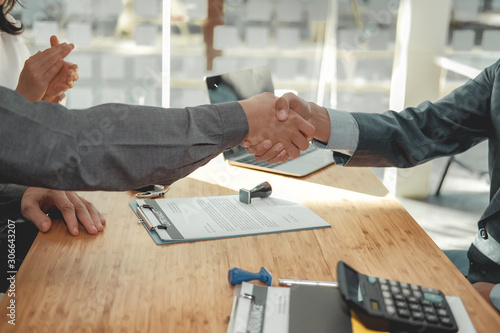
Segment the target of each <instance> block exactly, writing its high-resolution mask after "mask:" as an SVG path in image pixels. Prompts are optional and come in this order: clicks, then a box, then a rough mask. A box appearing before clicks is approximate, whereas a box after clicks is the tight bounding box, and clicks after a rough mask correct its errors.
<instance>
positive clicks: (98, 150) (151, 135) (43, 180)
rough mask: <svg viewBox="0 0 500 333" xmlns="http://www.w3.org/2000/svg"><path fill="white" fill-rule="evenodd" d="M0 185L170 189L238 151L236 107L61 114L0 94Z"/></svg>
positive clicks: (241, 121)
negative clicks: (226, 152) (213, 161)
mask: <svg viewBox="0 0 500 333" xmlns="http://www.w3.org/2000/svg"><path fill="white" fill-rule="evenodd" d="M0 119H1V121H0V140H1V142H2V143H1V147H2V148H1V149H2V153H1V156H0V170H1V172H0V183H15V184H21V185H29V186H39V187H46V188H55V189H64V190H130V189H134V188H139V187H141V186H146V185H149V184H166V185H168V184H171V183H173V182H174V181H176V180H178V179H180V178H182V177H184V176H186V175H188V174H189V173H191V172H192V171H194V170H195V169H197V168H198V167H200V166H202V165H204V164H206V163H207V162H208V161H210V160H211V159H212V158H214V157H215V156H217V155H219V154H220V153H221V152H223V151H224V150H226V149H228V148H232V147H234V146H237V145H238V144H240V142H241V141H242V140H243V139H244V138H245V136H246V134H247V133H248V122H247V119H246V116H245V113H244V111H243V109H242V107H241V106H240V104H239V103H237V102H233V103H225V104H218V105H204V106H198V107H186V108H184V109H165V108H159V107H144V106H131V105H122V104H105V105H99V106H96V107H93V108H89V109H84V110H71V111H69V110H67V109H66V108H65V107H63V106H61V105H57V104H51V103H46V102H38V103H28V102H27V101H26V100H25V99H24V98H23V97H22V96H21V95H19V94H17V93H16V92H14V91H12V90H9V89H6V88H3V87H0Z"/></svg>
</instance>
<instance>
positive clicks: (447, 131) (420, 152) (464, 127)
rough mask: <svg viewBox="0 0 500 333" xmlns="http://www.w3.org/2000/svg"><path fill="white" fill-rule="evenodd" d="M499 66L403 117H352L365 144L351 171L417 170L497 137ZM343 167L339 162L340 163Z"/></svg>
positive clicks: (361, 143)
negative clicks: (493, 135) (493, 104)
mask: <svg viewBox="0 0 500 333" xmlns="http://www.w3.org/2000/svg"><path fill="white" fill-rule="evenodd" d="M498 68H499V62H497V63H495V64H494V65H492V66H490V67H489V68H487V69H485V70H484V71H483V72H482V73H481V74H480V75H479V76H478V77H476V78H475V79H474V80H469V81H468V82H467V83H466V84H464V85H463V86H461V87H459V88H457V89H455V90H454V91H453V92H452V93H450V94H449V95H447V96H445V97H444V98H442V99H440V100H439V101H437V102H435V103H431V102H428V101H427V102H424V103H422V104H421V105H419V106H417V107H410V108H406V109H404V110H403V111H401V112H395V111H387V112H385V113H383V114H373V113H352V115H353V117H354V118H355V120H356V121H357V123H358V125H359V143H358V147H357V149H356V151H355V153H354V154H353V155H352V157H349V156H345V155H344V156H343V159H344V164H347V165H349V166H373V167H387V166H396V167H400V168H406V167H412V166H415V165H418V164H421V163H424V162H427V161H429V160H431V159H433V158H436V157H442V156H450V155H454V154H458V153H461V152H464V151H465V150H467V149H469V148H470V147H472V146H474V145H476V144H478V143H480V142H481V141H484V140H486V139H487V138H488V137H491V133H492V132H493V130H494V129H493V127H492V119H491V101H492V100H493V99H495V100H496V99H498V98H499V97H500V92H497V91H493V90H494V89H493V86H494V83H495V81H498V76H497V75H496V73H497V71H498ZM336 161H337V159H336Z"/></svg>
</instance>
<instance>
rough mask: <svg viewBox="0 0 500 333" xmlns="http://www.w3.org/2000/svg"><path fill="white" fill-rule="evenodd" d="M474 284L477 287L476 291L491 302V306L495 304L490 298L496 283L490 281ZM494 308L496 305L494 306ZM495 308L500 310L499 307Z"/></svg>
mask: <svg viewBox="0 0 500 333" xmlns="http://www.w3.org/2000/svg"><path fill="white" fill-rule="evenodd" d="M472 286H473V287H474V288H476V291H477V292H478V293H479V295H481V296H482V297H483V298H484V299H485V300H486V301H487V302H488V303H489V304H491V306H493V304H492V303H491V300H490V293H491V290H492V289H493V287H494V286H495V284H493V283H488V282H476V283H474V284H472ZM493 308H495V307H494V306H493ZM495 309H496V310H497V311H498V309H497V308H495Z"/></svg>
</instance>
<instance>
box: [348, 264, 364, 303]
mask: <svg viewBox="0 0 500 333" xmlns="http://www.w3.org/2000/svg"><path fill="white" fill-rule="evenodd" d="M344 268H345V276H346V281H347V292H348V293H349V297H350V298H351V299H352V300H357V301H358V302H363V294H362V292H361V288H360V284H359V275H358V272H356V271H355V270H353V269H352V268H350V267H349V266H347V265H344Z"/></svg>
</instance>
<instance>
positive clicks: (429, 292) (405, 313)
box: [368, 277, 453, 327]
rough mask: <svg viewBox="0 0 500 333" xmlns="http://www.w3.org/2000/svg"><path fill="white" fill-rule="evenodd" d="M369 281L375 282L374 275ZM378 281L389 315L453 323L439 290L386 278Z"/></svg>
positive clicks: (405, 318) (443, 323) (444, 324)
mask: <svg viewBox="0 0 500 333" xmlns="http://www.w3.org/2000/svg"><path fill="white" fill-rule="evenodd" d="M368 281H369V283H370V284H372V285H373V284H375V283H374V280H373V277H370V278H369V280H368ZM378 283H379V286H380V290H381V293H382V297H383V300H384V305H385V309H386V312H387V314H388V315H390V316H394V315H396V316H397V317H399V318H401V319H403V320H409V319H412V320H413V321H416V322H422V323H425V322H427V323H430V324H434V325H442V326H446V327H450V326H452V325H453V322H452V319H451V317H450V313H449V312H448V311H449V310H448V308H447V307H446V305H445V304H444V302H445V299H444V296H443V294H442V293H440V292H439V290H437V289H434V288H428V287H420V286H418V285H415V284H408V283H403V282H398V281H394V280H386V279H378Z"/></svg>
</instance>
